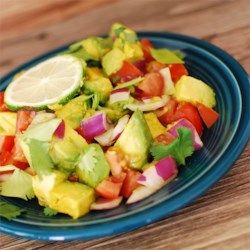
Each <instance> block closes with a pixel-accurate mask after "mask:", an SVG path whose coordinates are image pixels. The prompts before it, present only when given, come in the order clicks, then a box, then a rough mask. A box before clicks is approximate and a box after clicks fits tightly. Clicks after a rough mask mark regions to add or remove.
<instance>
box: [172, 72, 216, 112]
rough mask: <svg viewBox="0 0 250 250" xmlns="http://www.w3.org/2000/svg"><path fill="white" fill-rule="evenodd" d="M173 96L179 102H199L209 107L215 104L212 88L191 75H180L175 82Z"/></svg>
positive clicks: (194, 103)
mask: <svg viewBox="0 0 250 250" xmlns="http://www.w3.org/2000/svg"><path fill="white" fill-rule="evenodd" d="M174 96H175V98H176V99H177V101H179V102H191V103H192V104H193V105H196V102H200V103H202V104H204V105H205V106H207V107H209V108H213V107H214V106H215V105H216V99H215V93H214V90H213V89H212V88H211V87H210V86H209V85H207V84H206V83H204V82H203V81H201V80H198V79H196V78H194V77H191V76H182V77H181V78H180V80H178V81H177V83H176V84H175V94H174Z"/></svg>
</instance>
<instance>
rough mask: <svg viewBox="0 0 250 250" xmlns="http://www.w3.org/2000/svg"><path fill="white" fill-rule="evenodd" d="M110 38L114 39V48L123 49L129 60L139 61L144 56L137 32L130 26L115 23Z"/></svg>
mask: <svg viewBox="0 0 250 250" xmlns="http://www.w3.org/2000/svg"><path fill="white" fill-rule="evenodd" d="M109 36H110V38H112V39H113V40H114V43H113V48H118V49H120V50H121V51H123V53H124V55H125V58H126V59H128V60H129V61H132V62H134V61H138V60H140V59H142V58H143V51H142V48H141V46H140V43H139V39H138V37H137V34H136V33H135V32H134V31H133V30H131V29H129V28H128V27H126V26H124V25H122V24H120V23H115V24H113V26H112V27H111V32H110V35H109Z"/></svg>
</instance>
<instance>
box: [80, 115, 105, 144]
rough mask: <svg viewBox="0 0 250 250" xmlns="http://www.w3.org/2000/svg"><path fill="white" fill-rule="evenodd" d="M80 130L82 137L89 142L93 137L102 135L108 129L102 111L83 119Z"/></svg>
mask: <svg viewBox="0 0 250 250" xmlns="http://www.w3.org/2000/svg"><path fill="white" fill-rule="evenodd" d="M81 128H82V131H83V134H84V137H85V138H86V139H87V140H91V139H93V138H94V137H96V136H98V135H101V134H103V133H104V132H106V131H107V130H108V128H109V124H108V119H107V116H106V113H105V112H103V111H101V112H97V113H96V114H95V115H94V116H91V117H90V118H88V119H83V120H82V122H81Z"/></svg>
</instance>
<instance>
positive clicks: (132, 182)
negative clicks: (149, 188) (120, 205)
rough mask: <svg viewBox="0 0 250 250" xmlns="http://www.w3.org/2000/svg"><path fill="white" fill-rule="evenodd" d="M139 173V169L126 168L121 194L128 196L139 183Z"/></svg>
mask: <svg viewBox="0 0 250 250" xmlns="http://www.w3.org/2000/svg"><path fill="white" fill-rule="evenodd" d="M140 175H141V173H140V172H139V171H136V170H133V169H128V170H127V175H126V178H125V180H124V182H123V185H122V189H121V195H122V196H123V197H125V198H128V197H129V196H130V195H131V194H132V192H133V191H134V190H135V189H136V188H137V187H138V186H139V185H140V184H139V183H138V182H137V180H138V178H139V177H140Z"/></svg>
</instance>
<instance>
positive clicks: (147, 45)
mask: <svg viewBox="0 0 250 250" xmlns="http://www.w3.org/2000/svg"><path fill="white" fill-rule="evenodd" d="M141 46H142V51H143V54H144V58H145V59H146V61H147V62H150V61H152V60H154V58H153V57H152V55H151V53H150V48H153V45H152V43H151V42H150V41H149V40H148V39H147V38H143V39H142V40H141Z"/></svg>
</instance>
